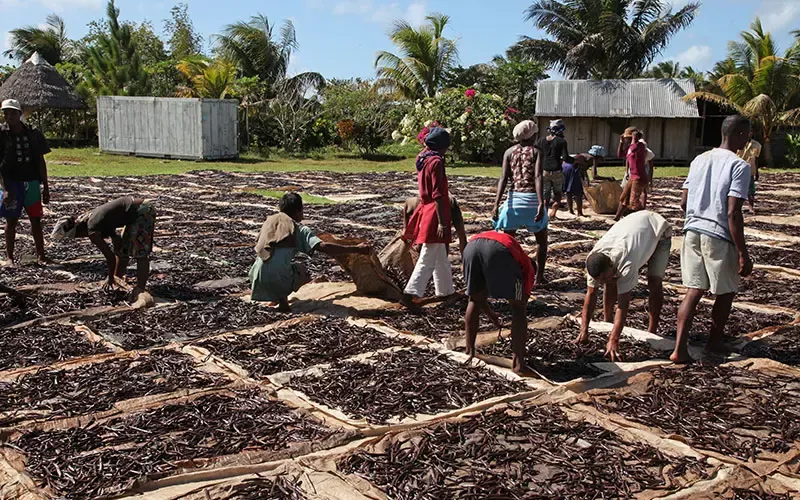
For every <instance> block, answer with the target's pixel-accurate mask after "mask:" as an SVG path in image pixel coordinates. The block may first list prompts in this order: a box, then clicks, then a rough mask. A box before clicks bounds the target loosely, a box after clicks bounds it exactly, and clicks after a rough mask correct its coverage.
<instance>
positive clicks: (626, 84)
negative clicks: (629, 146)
mask: <svg viewBox="0 0 800 500" xmlns="http://www.w3.org/2000/svg"><path fill="white" fill-rule="evenodd" d="M692 92H694V84H693V83H692V82H691V80H686V79H637V80H562V81H556V80H553V81H550V80H545V81H542V82H539V86H538V90H537V96H536V117H537V119H538V123H539V130H541V131H545V130H547V126H548V125H549V122H550V120H555V119H558V118H561V119H562V120H564V123H565V125H566V127H567V131H566V133H565V137H566V138H567V141H568V143H569V149H570V153H580V152H585V151H588V150H589V148H590V147H592V146H593V145H595V144H598V145H601V146H605V148H606V150H607V151H608V154H609V155H610V156H612V157H613V156H616V152H617V145H618V144H619V136H620V134H622V132H623V131H624V130H625V128H627V127H629V126H635V127H637V128H638V129H640V130H642V131H643V132H644V135H645V140H646V141H647V145H648V147H649V148H650V149H652V150H653V152H654V153H655V154H656V160H657V161H659V162H677V163H683V162H689V161H691V160H692V159H693V158H694V157H695V155H696V151H697V146H698V139H697V127H698V123H699V118H700V113H699V112H698V109H697V103H696V102H694V101H684V100H683V99H682V98H683V97H684V96H685V95H687V94H690V93H692Z"/></svg>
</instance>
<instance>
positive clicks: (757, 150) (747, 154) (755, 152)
mask: <svg viewBox="0 0 800 500" xmlns="http://www.w3.org/2000/svg"><path fill="white" fill-rule="evenodd" d="M736 156H738V157H739V158H741V159H743V160H744V161H746V162H747V163H748V165H750V188H749V189H748V190H747V203H748V205H750V213H752V214H753V215H755V213H756V182H758V158H759V156H761V143H759V142H758V141H756V140H755V139H753V132H750V141H749V142H748V143H747V145H746V146H745V147H744V149H740V150H739V151H737V152H736Z"/></svg>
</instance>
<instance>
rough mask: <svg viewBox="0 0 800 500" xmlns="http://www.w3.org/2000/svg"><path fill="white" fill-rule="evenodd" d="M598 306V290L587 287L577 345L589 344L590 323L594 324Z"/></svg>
mask: <svg viewBox="0 0 800 500" xmlns="http://www.w3.org/2000/svg"><path fill="white" fill-rule="evenodd" d="M596 306H597V288H595V287H593V286H589V287H586V297H585V298H584V299H583V311H581V331H580V334H579V335H578V339H577V340H576V341H575V343H576V344H586V343H588V342H589V323H591V322H592V316H593V315H594V309H595V307H596Z"/></svg>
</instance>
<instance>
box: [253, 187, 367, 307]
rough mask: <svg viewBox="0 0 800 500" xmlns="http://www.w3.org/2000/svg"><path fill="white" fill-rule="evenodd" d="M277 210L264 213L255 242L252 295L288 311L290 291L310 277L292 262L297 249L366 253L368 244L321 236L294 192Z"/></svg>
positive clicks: (311, 253) (301, 251)
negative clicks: (327, 239) (305, 220)
mask: <svg viewBox="0 0 800 500" xmlns="http://www.w3.org/2000/svg"><path fill="white" fill-rule="evenodd" d="M279 210H280V212H279V213H277V214H274V215H270V216H269V217H267V220H266V221H265V222H264V224H263V225H262V226H261V232H260V234H259V236H258V242H257V243H256V246H255V251H256V261H255V263H253V266H252V267H251V268H250V272H249V273H248V276H249V277H250V285H251V292H252V293H251V299H252V300H254V301H257V302H270V303H272V304H271V305H273V306H277V307H278V309H279V310H281V311H286V312H288V311H291V307H290V306H289V300H288V298H289V295H291V294H292V292H296V291H297V290H299V289H300V287H301V286H303V285H305V284H306V283H308V282H310V281H311V277H310V275H309V273H308V270H307V269H306V267H305V266H304V265H303V264H301V263H299V262H295V261H294V258H295V256H296V255H297V254H298V253H304V254H307V255H313V254H314V252H316V251H320V252H322V253H324V254H327V255H330V256H331V257H336V256H338V255H344V254H349V253H360V254H368V253H370V252H371V251H372V247H371V246H370V245H369V244H366V243H362V244H359V245H352V246H348V245H339V244H336V243H328V242H325V241H322V240H320V239H319V238H318V237H317V236H316V235H315V234H314V232H313V231H312V230H311V229H309V228H308V227H307V226H304V225H302V224H300V222H302V221H303V199H302V198H300V195H299V194H297V193H286V194H285V195H283V198H281V201H280V204H279Z"/></svg>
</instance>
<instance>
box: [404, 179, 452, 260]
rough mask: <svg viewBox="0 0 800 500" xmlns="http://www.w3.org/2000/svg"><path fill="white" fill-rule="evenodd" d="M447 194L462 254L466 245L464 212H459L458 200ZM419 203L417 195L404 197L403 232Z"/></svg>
mask: <svg viewBox="0 0 800 500" xmlns="http://www.w3.org/2000/svg"><path fill="white" fill-rule="evenodd" d="M448 196H449V197H450V219H451V220H452V222H453V229H455V231H456V237H457V238H458V251H459V253H461V254H463V253H464V248H466V246H467V230H466V229H465V228H464V214H462V213H461V207H460V206H459V205H458V201H457V200H456V199H455V198H454V197H453V196H452V195H450V194H448ZM420 203H422V200H420V198H419V197H418V196H412V197H410V198H406V202H405V203H404V204H403V232H404V233H405V231H406V228H407V227H408V221H409V220H411V216H412V215H414V212H416V210H417V207H419V205H420Z"/></svg>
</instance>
